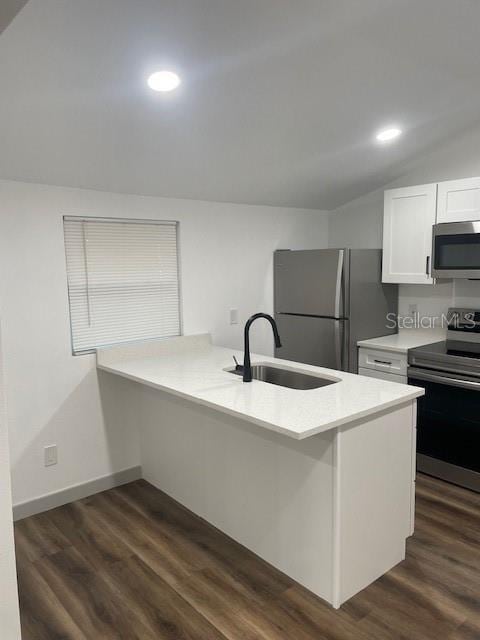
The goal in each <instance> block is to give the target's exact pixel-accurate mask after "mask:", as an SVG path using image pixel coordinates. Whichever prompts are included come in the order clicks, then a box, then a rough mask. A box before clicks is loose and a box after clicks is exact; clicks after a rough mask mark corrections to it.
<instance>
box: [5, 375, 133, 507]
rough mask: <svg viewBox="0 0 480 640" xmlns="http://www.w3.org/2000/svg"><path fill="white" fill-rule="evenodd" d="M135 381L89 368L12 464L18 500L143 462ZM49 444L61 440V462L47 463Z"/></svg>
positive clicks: (45, 493) (63, 487)
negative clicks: (136, 415)
mask: <svg viewBox="0 0 480 640" xmlns="http://www.w3.org/2000/svg"><path fill="white" fill-rule="evenodd" d="M136 386H137V385H136V384H135V383H134V382H130V381H129V380H124V379H121V378H118V377H115V376H112V375H111V374H108V373H105V372H102V371H98V370H97V369H96V368H93V369H91V370H89V371H88V372H87V373H86V375H85V376H84V377H83V378H82V380H81V382H80V383H79V384H78V385H77V386H76V387H75V388H74V389H73V391H72V392H71V393H70V394H69V395H68V397H67V398H66V400H65V401H64V402H63V403H62V404H61V405H60V406H59V407H58V409H57V410H56V412H55V413H54V414H53V415H52V416H51V418H50V419H49V420H48V421H47V422H46V423H45V424H44V425H43V426H42V428H41V429H40V430H39V431H37V433H36V435H35V437H34V438H33V439H32V440H30V441H29V442H28V445H27V446H26V447H24V449H23V450H22V453H21V455H20V456H19V457H18V458H17V460H16V461H15V463H14V464H13V467H12V484H13V487H14V504H15V505H16V504H19V503H23V502H28V501H30V500H33V499H35V498H39V497H42V496H45V495H48V494H51V493H55V492H57V491H62V490H64V489H66V488H69V487H72V486H75V485H78V484H83V483H86V482H89V481H91V480H95V479H98V478H101V477H103V476H108V475H109V474H111V473H113V472H118V471H122V470H124V469H128V468H131V467H135V466H137V465H139V464H140V454H139V442H138V433H137V432H136V429H135V426H136V423H135V412H134V410H133V405H134V403H133V402H131V399H132V397H134V396H133V395H132V394H135V392H136V389H135V387H136ZM127 387H128V392H127ZM10 428H12V425H10ZM51 444H57V445H58V463H57V464H56V465H53V466H49V467H45V465H44V458H43V456H44V447H45V446H48V445H51ZM79 451H81V452H82V454H81V455H79V453H78V452H79ZM83 452H89V453H88V457H87V458H85V454H84V453H83Z"/></svg>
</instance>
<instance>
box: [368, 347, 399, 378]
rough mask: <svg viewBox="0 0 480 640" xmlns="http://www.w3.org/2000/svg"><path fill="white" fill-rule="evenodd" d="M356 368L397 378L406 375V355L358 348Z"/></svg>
mask: <svg viewBox="0 0 480 640" xmlns="http://www.w3.org/2000/svg"><path fill="white" fill-rule="evenodd" d="M358 366H359V367H363V368H365V369H373V370H374V371H384V372H385V373H393V374H395V375H397V376H406V375H407V354H406V353H394V352H392V351H381V350H376V349H366V348H364V347H360V348H359V350H358Z"/></svg>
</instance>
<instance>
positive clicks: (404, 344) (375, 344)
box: [357, 329, 445, 353]
mask: <svg viewBox="0 0 480 640" xmlns="http://www.w3.org/2000/svg"><path fill="white" fill-rule="evenodd" d="M444 339H445V332H444V331H443V330H441V329H439V330H437V329H431V330H427V329H424V330H419V331H415V330H414V329H405V330H404V331H400V332H399V333H393V334H391V335H389V336H381V337H379V338H370V339H369V340H359V341H358V342H357V346H358V347H369V348H370V349H379V350H380V351H393V352H395V353H407V351H408V350H409V349H413V348H414V347H421V346H423V345H424V344H431V343H432V342H440V340H444Z"/></svg>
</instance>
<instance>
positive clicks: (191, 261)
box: [0, 181, 328, 503]
mask: <svg viewBox="0 0 480 640" xmlns="http://www.w3.org/2000/svg"><path fill="white" fill-rule="evenodd" d="M63 215H91V216H114V217H132V218H151V219H153V218H157V219H173V220H179V221H180V243H181V271H182V294H183V312H184V315H183V321H184V332H185V333H187V334H192V333H197V332H205V331H210V332H211V333H212V334H213V338H214V341H215V342H216V343H217V344H220V345H224V346H230V347H232V348H233V347H240V346H241V344H242V324H243V322H244V321H245V319H246V318H247V317H248V316H249V315H251V314H252V313H254V312H257V311H267V312H269V311H270V312H271V311H272V296H273V293H272V253H273V251H274V249H276V248H318V247H325V246H327V228H328V216H327V214H325V213H322V212H316V211H311V210H298V209H281V208H273V207H254V206H247V205H245V206H243V205H233V204H220V203H209V202H199V201H191V200H173V199H164V198H150V197H140V196H126V195H118V194H111V193H103V192H96V191H87V190H80V189H67V188H59V187H50V186H43V185H34V184H24V183H20V182H10V181H0V316H1V317H2V320H3V326H4V352H5V366H6V370H7V376H8V385H7V394H8V405H9V431H10V447H11V463H12V483H13V495H14V502H15V503H20V502H24V501H27V500H31V499H33V498H35V497H39V496H42V495H45V494H47V493H50V492H54V491H57V490H60V489H64V488H66V487H68V486H70V485H74V484H77V483H83V482H86V481H88V480H92V479H94V478H97V477H100V476H103V475H106V474H109V473H110V472H112V471H114V470H115V471H118V470H121V469H124V468H128V467H131V466H135V465H138V464H139V451H138V442H137V438H136V434H135V433H132V432H131V431H130V430H129V429H128V428H127V427H126V426H124V425H126V424H128V420H122V417H123V416H124V415H125V414H126V413H128V411H129V407H128V406H126V405H125V404H122V400H121V399H120V400H119V396H118V395H117V394H115V396H113V395H112V394H113V389H112V388H111V386H110V385H111V380H110V378H109V377H108V376H100V377H99V376H97V372H96V369H95V362H94V357H93V356H88V355H87V356H77V357H73V356H72V355H71V353H70V333H69V316H68V306H67V305H68V299H67V286H66V273H65V255H64V244H63V228H62V216H63ZM231 308H238V309H239V317H240V322H239V324H238V325H236V326H231V325H230V324H229V309H231ZM252 339H253V344H252V346H253V349H254V350H256V351H259V352H263V353H270V352H271V350H272V338H271V332H270V331H269V328H268V326H267V323H257V326H256V327H255V328H254V330H253V336H252ZM99 385H100V387H99ZM113 397H115V403H114V402H113ZM53 443H55V444H57V445H58V454H59V463H58V465H56V466H53V467H47V468H45V467H44V466H43V448H44V447H45V446H46V445H50V444H53Z"/></svg>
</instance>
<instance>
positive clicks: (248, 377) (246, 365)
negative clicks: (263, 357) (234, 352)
mask: <svg viewBox="0 0 480 640" xmlns="http://www.w3.org/2000/svg"><path fill="white" fill-rule="evenodd" d="M258 318H265V320H268V321H269V322H270V324H271V326H272V331H273V337H274V340H275V346H276V347H277V348H278V347H281V346H282V343H281V341H280V335H279V333H278V327H277V323H276V322H275V320H274V319H273V318H272V316H270V315H269V314H268V313H255V314H254V315H253V316H251V317H250V318H249V319H248V320H247V322H246V323H245V330H244V343H245V344H244V356H243V381H244V382H251V381H252V364H251V362H250V327H251V326H252V324H253V322H255V320H258Z"/></svg>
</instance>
